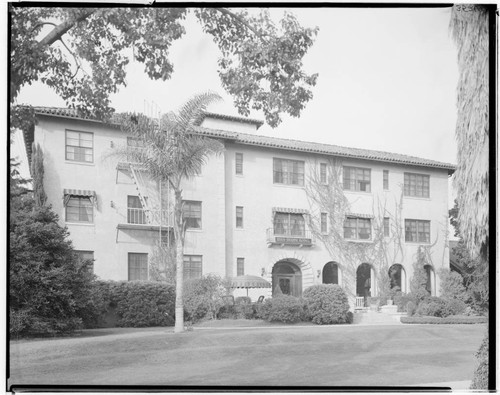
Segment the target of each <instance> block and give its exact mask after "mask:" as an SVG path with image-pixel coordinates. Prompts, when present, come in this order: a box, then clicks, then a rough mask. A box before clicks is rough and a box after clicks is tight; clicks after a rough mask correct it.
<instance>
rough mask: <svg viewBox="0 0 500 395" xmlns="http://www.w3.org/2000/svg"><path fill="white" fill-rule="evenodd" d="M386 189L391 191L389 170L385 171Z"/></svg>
mask: <svg viewBox="0 0 500 395" xmlns="http://www.w3.org/2000/svg"><path fill="white" fill-rule="evenodd" d="M384 189H385V190H387V189H389V170H384Z"/></svg>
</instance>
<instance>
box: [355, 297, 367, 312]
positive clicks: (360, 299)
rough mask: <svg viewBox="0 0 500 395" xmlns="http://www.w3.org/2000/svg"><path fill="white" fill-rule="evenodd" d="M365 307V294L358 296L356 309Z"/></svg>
mask: <svg viewBox="0 0 500 395" xmlns="http://www.w3.org/2000/svg"><path fill="white" fill-rule="evenodd" d="M364 307H365V298H364V297H363V296H356V306H355V308H356V309H363V308H364Z"/></svg>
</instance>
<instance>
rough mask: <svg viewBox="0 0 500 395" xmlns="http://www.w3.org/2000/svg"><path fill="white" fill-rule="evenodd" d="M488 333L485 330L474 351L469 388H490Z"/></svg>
mask: <svg viewBox="0 0 500 395" xmlns="http://www.w3.org/2000/svg"><path fill="white" fill-rule="evenodd" d="M489 344H490V342H489V334H488V332H486V334H485V335H484V338H483V341H482V342H481V345H480V346H479V350H478V351H477V352H476V369H475V370H474V375H473V376H472V383H471V385H470V389H471V390H487V389H492V388H490V386H489Z"/></svg>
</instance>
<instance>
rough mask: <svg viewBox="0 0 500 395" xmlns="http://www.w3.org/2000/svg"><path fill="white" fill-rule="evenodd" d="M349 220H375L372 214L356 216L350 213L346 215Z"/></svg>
mask: <svg viewBox="0 0 500 395" xmlns="http://www.w3.org/2000/svg"><path fill="white" fill-rule="evenodd" d="M346 217H348V218H375V216H374V215H372V214H356V213H348V214H346Z"/></svg>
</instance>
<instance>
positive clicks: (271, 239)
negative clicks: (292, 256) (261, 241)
mask: <svg viewBox="0 0 500 395" xmlns="http://www.w3.org/2000/svg"><path fill="white" fill-rule="evenodd" d="M267 242H268V243H271V244H290V245H304V246H311V245H313V244H314V237H313V234H312V232H311V231H310V230H305V229H301V230H300V231H297V232H296V234H295V233H294V232H291V231H287V232H283V233H276V232H275V230H274V228H269V229H267Z"/></svg>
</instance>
